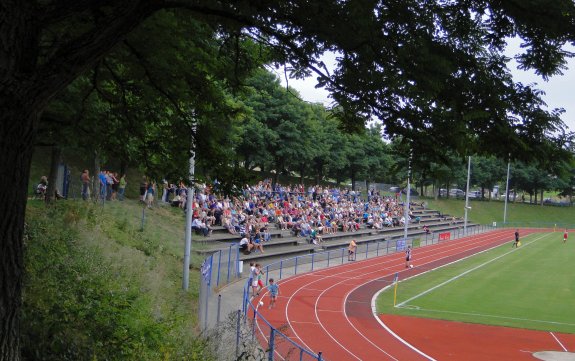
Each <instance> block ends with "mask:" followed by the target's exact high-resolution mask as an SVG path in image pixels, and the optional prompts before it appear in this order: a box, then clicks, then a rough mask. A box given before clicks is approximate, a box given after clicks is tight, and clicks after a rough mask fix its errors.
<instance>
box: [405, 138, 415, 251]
mask: <svg viewBox="0 0 575 361" xmlns="http://www.w3.org/2000/svg"><path fill="white" fill-rule="evenodd" d="M412 152H413V150H412V149H410V150H409V160H408V164H407V199H406V201H405V211H404V216H403V218H404V222H403V224H404V228H403V239H404V240H405V242H407V226H408V225H409V202H410V198H411V185H410V182H409V179H410V178H411V156H412Z"/></svg>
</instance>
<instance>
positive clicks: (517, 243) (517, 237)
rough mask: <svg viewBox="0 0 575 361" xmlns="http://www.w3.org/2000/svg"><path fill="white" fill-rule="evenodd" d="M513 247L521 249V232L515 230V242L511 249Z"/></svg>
mask: <svg viewBox="0 0 575 361" xmlns="http://www.w3.org/2000/svg"><path fill="white" fill-rule="evenodd" d="M513 247H515V248H517V247H519V231H518V230H517V229H516V230H515V242H513V245H512V246H511V248H513Z"/></svg>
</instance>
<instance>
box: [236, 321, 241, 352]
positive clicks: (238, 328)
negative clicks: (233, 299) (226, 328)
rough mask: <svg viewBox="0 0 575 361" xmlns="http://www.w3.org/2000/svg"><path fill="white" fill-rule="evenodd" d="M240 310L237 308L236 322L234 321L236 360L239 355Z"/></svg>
mask: <svg viewBox="0 0 575 361" xmlns="http://www.w3.org/2000/svg"><path fill="white" fill-rule="evenodd" d="M240 318H241V314H240V310H238V322H237V323H236V360H237V359H238V357H239V355H240Z"/></svg>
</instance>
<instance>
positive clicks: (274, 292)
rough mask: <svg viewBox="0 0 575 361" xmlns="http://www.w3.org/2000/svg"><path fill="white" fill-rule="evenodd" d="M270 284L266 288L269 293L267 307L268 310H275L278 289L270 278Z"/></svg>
mask: <svg viewBox="0 0 575 361" xmlns="http://www.w3.org/2000/svg"><path fill="white" fill-rule="evenodd" d="M269 282H270V284H269V286H268V290H269V291H270V305H269V306H268V308H269V309H272V308H275V305H276V299H277V297H278V295H279V293H280V287H279V286H278V285H277V283H275V282H274V279H273V278H270V281H269Z"/></svg>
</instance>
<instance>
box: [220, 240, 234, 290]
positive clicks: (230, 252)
mask: <svg viewBox="0 0 575 361" xmlns="http://www.w3.org/2000/svg"><path fill="white" fill-rule="evenodd" d="M220 252H221V250H220ZM231 262H232V246H230V248H229V249H228V283H230V263H231ZM219 272H220V270H219V269H218V273H219Z"/></svg>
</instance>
